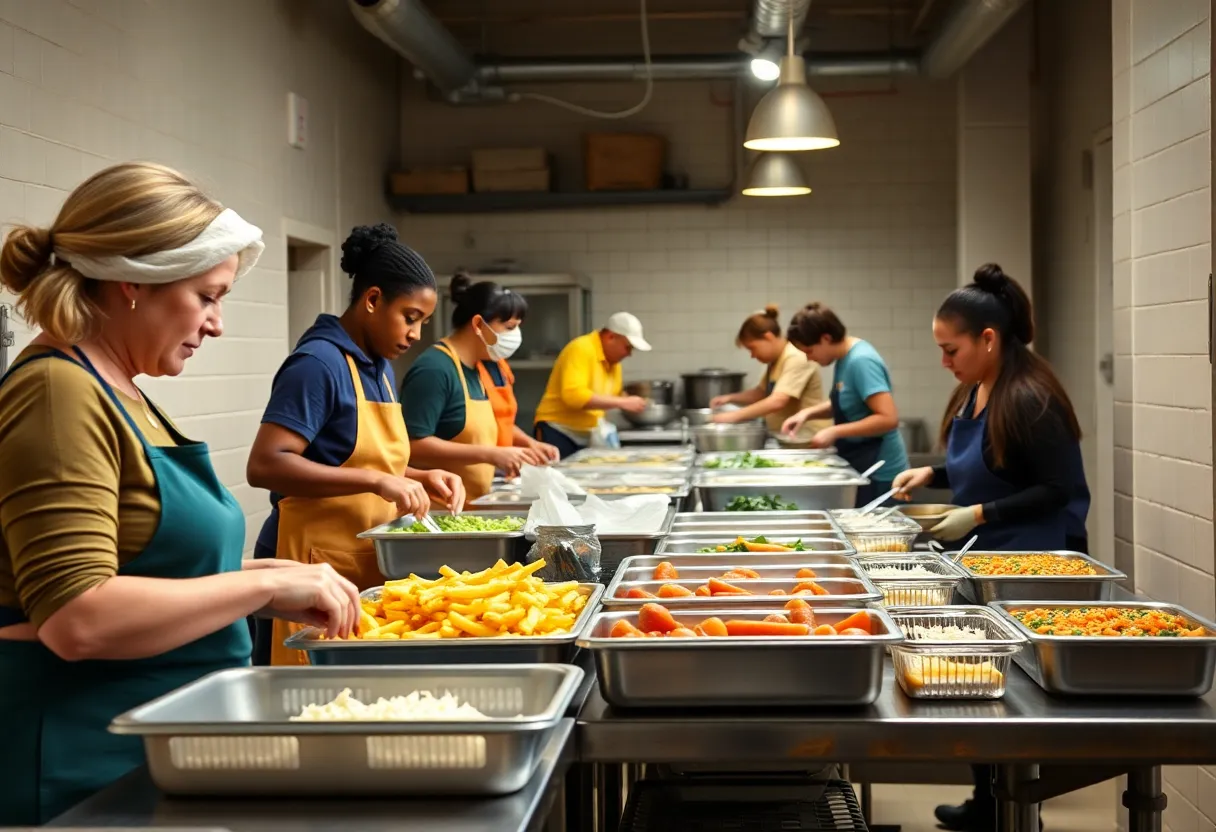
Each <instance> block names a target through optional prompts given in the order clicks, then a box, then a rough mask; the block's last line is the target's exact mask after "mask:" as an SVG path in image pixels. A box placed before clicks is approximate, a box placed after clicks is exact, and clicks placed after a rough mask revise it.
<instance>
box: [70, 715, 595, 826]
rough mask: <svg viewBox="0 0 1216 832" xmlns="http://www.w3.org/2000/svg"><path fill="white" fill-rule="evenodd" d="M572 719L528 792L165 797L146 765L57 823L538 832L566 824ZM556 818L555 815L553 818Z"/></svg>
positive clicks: (556, 733)
mask: <svg viewBox="0 0 1216 832" xmlns="http://www.w3.org/2000/svg"><path fill="white" fill-rule="evenodd" d="M573 729H574V720H573V719H564V720H562V722H561V724H560V725H559V727H558V729H557V730H556V731H554V733H553V736H552V737H551V738H550V740H549V743H548V745H546V747H545V750H544V753H543V754H542V755H541V761H540V765H539V766H538V767H537V769H536V773H535V774H534V775H533V776H532V779H531V781H529V783H528V785H526V786H524V788H523V790H521V791H519V792H516V793H515V794H512V795H507V796H505V797H497V798H476V797H460V796H454V797H437V798H434V799H416V800H415V799H401V800H376V799H367V798H352V799H350V800H310V799H308V798H307V796H304V795H301V796H300V797H299V798H298V799H265V798H258V799H237V798H189V799H177V798H172V797H167V796H165V795H163V794H161V792H160V791H159V790H158V789H157V788H156V786H154V785H153V784H152V781H151V779H150V778H149V777H148V774H147V771H146V770H145V769H140V770H139V771H136V772H134V773H132V774H130V775H128V776H127V777H124V778H123V779H122V780H119V781H118V782H117V783H115V784H114V785H113V786H110V787H109V788H108V789H106V790H105V791H103V792H101V793H100V794H97V795H95V796H93V797H92V798H90V799H89V800H86V801H84V802H83V803H81V804H80V805H78V806H76V807H75V808H73V809H70V810H69V811H67V812H65V813H64V814H62V815H60V816H59V817H58V818H56V819H55V820H54V821H52V822H51V823H50V824H49V826H52V827H75V828H84V827H89V828H96V827H127V828H142V827H149V826H156V827H208V828H212V829H215V828H222V829H228V830H231V832H280V831H281V832H287V830H293V832H295V831H296V830H304V832H331V830H332V832H356V830H368V832H512V830H521V831H522V830H527V831H528V832H538V831H539V830H541V829H544V828H545V825H546V822H547V821H548V820H552V822H553V823H554V824H555V827H554V828H556V829H559V830H560V829H561V828H562V826H561V824H562V819H561V816H562V814H563V808H564V804H563V801H562V799H561V797H562V792H563V781H564V777H565V774H566V770H567V769H568V768H569V766H570V763H571V762H572V761H573V759H574V743H573V742H571V735H572V733H573ZM551 815H552V816H553V817H552V818H550V816H551Z"/></svg>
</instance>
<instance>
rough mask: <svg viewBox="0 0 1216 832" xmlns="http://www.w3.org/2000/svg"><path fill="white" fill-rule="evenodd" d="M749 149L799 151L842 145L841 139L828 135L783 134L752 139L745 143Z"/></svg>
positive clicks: (825, 148)
mask: <svg viewBox="0 0 1216 832" xmlns="http://www.w3.org/2000/svg"><path fill="white" fill-rule="evenodd" d="M743 146H744V147H746V148H747V149H748V150H762V151H764V152H766V153H780V152H798V151H803V150H827V149H828V148H832V147H839V146H840V139H836V138H829V137H826V136H783V137H780V138H772V139H752V140H751V141H747V142H744V143H743Z"/></svg>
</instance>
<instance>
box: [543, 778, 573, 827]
mask: <svg viewBox="0 0 1216 832" xmlns="http://www.w3.org/2000/svg"><path fill="white" fill-rule="evenodd" d="M557 788H558V793H557V797H556V799H555V800H554V801H553V808H552V809H550V810H549V814H548V816H547V817H546V818H545V827H544V830H543V832H567V830H568V829H569V824H568V823H567V822H566V793H567V791H568V790H569V789H570V778H569V777H564V778H562V782H561V785H560V786H558V787H557Z"/></svg>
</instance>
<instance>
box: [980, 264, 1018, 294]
mask: <svg viewBox="0 0 1216 832" xmlns="http://www.w3.org/2000/svg"><path fill="white" fill-rule="evenodd" d="M972 280H973V282H974V283H975V285H976V286H978V287H980V288H981V289H983V290H984V291H985V292H988V293H989V294H992V295H1000V294H1003V293H1004V291H1005V289H1006V287H1008V286H1009V275H1007V274H1005V270H1004V269H1002V268H1001V267H1000V266H998V265H997V264H996V263H985V264H984V265H982V266H980V267H979V268H978V269H976V270H975V275H974V276H973V277H972Z"/></svg>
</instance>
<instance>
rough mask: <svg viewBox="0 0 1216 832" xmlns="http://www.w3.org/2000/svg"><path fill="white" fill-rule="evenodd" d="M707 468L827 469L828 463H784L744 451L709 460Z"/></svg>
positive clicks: (706, 462)
mask: <svg viewBox="0 0 1216 832" xmlns="http://www.w3.org/2000/svg"><path fill="white" fill-rule="evenodd" d="M705 467H706V468H717V469H719V470H727V469H744V468H749V469H750V468H826V467H827V463H826V462H824V461H823V460H821V459H803V460H799V461H797V462H782V461H781V460H779V459H773V458H772V457H768V456H760V455H759V454H753V453H752V452H751V451H744V452H743V453H741V454H735V455H734V456H728V457H726V458H724V459H709V460H706V461H705Z"/></svg>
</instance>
